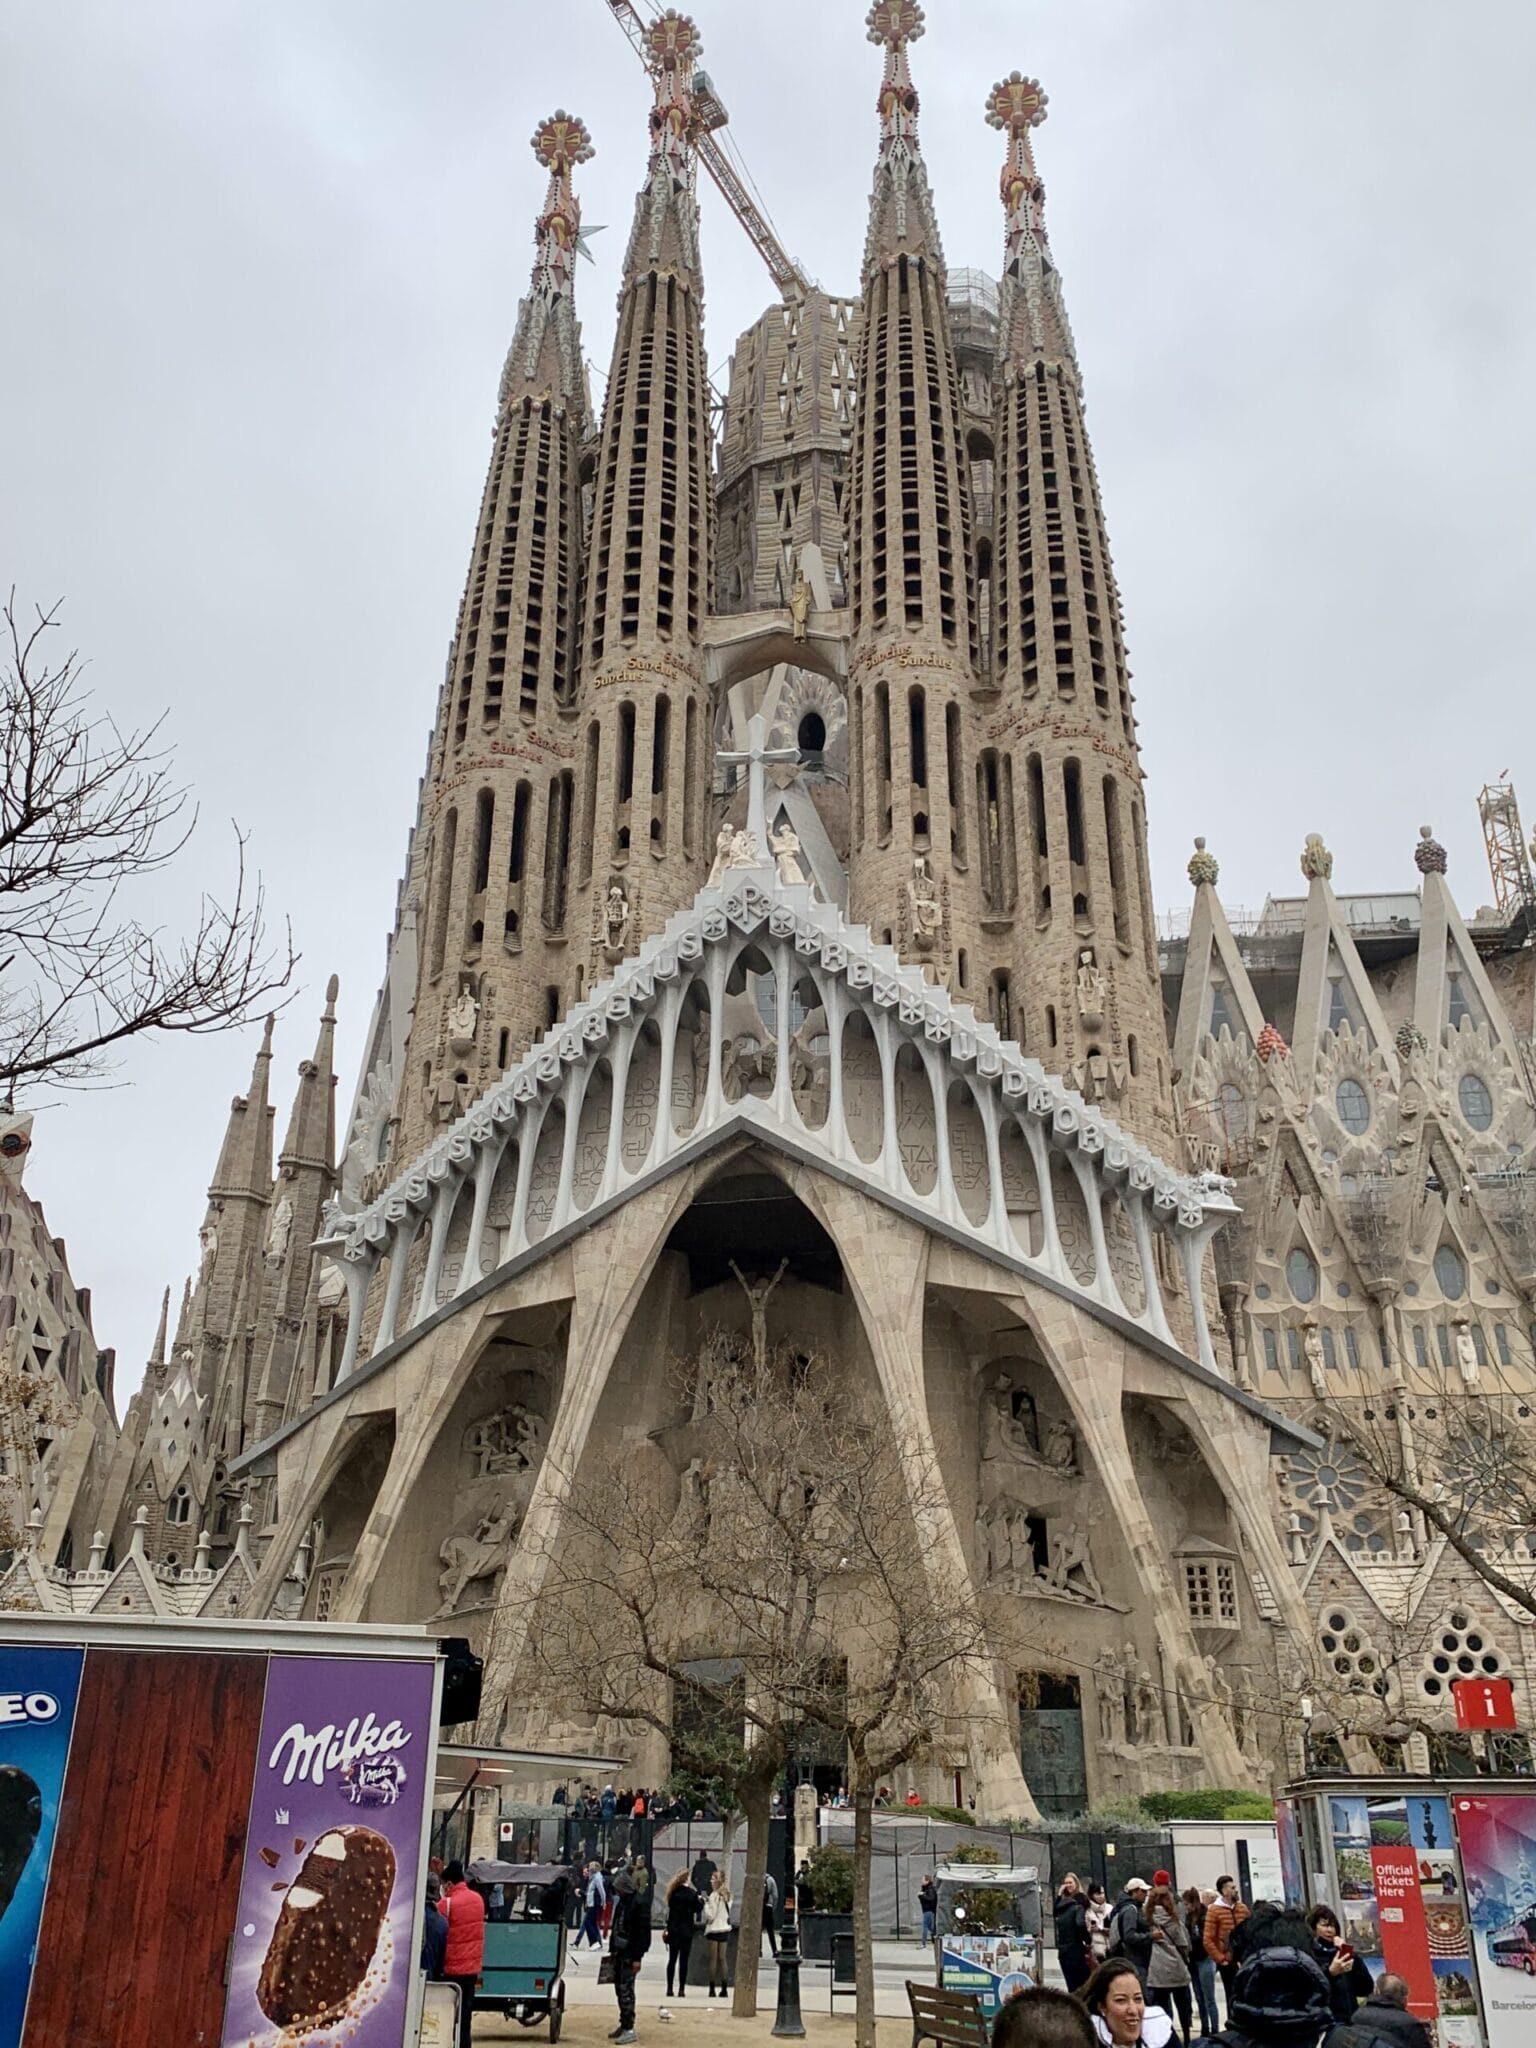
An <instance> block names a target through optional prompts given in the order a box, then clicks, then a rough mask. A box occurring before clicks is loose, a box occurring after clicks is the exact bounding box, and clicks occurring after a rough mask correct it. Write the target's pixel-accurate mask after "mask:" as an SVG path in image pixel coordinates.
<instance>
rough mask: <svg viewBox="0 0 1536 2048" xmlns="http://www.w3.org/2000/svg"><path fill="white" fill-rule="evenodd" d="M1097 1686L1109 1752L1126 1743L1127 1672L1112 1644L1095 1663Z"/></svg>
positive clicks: (1103, 1737)
mask: <svg viewBox="0 0 1536 2048" xmlns="http://www.w3.org/2000/svg"><path fill="white" fill-rule="evenodd" d="M1093 1686H1094V1692H1095V1693H1096V1695H1097V1697H1098V1703H1099V1740H1100V1742H1102V1743H1104V1744H1105V1745H1106V1747H1108V1748H1112V1749H1113V1748H1118V1747H1119V1746H1120V1745H1121V1744H1123V1743H1124V1741H1125V1672H1124V1670H1123V1669H1122V1667H1121V1663H1120V1657H1119V1653H1118V1651H1117V1650H1116V1649H1115V1647H1114V1645H1113V1644H1112V1643H1106V1644H1105V1646H1104V1648H1103V1649H1102V1650H1100V1652H1099V1654H1098V1656H1097V1657H1095V1659H1094V1660H1093Z"/></svg>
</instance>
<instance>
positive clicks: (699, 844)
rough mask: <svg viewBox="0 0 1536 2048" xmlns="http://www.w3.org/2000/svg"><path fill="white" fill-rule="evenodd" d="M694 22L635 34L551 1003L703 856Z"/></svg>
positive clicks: (632, 930) (653, 922)
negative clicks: (626, 173)
mask: <svg viewBox="0 0 1536 2048" xmlns="http://www.w3.org/2000/svg"><path fill="white" fill-rule="evenodd" d="M699 47H700V46H699V36H698V31H697V29H696V28H695V27H694V25H693V23H692V22H691V21H690V20H689V19H688V17H687V16H686V15H682V14H677V13H675V12H670V11H669V12H668V13H666V14H663V15H661V16H660V17H659V18H658V19H657V20H656V21H655V22H653V23H652V24H651V26H650V28H649V30H648V31H647V34H646V48H647V52H648V55H649V59H650V66H651V76H652V81H653V84H654V87H655V105H654V106H653V108H652V110H651V154H650V164H649V167H648V170H647V174H646V181H645V184H644V185H643V186H642V188H641V190H640V194H639V197H638V199H637V201H636V204H635V220H634V227H633V229H632V231H631V233H630V238H629V248H628V252H627V254H626V257H625V262H624V282H623V285H622V286H621V288H620V292H619V321H618V329H617V332H616V334H615V337H614V345H613V362H612V366H611V368H610V370H609V376H608V395H607V402H606V405H605V407H604V412H603V428H602V439H601V444H600V446H599V450H598V457H597V472H596V476H595V479H594V492H595V500H594V504H593V510H592V536H591V548H590V555H589V573H588V581H587V591H586V608H585V625H584V646H585V660H584V671H585V679H584V685H583V693H582V715H581V725H580V732H581V763H580V771H579V780H580V787H581V814H580V819H579V823H578V828H577V832H576V848H577V864H578V876H577V884H578V889H579V897H580V906H581V915H582V917H583V920H584V929H583V936H582V942H581V945H580V947H579V949H578V955H577V960H576V962H575V963H574V964H575V970H576V971H575V973H574V974H573V975H572V976H571V977H570V979H569V980H568V983H567V986H566V989H565V997H566V1000H567V1002H569V1001H571V1000H574V999H576V998H578V997H579V996H580V995H581V994H582V993H583V992H584V990H585V989H587V988H590V987H592V986H593V984H594V983H595V982H597V981H600V980H601V979H602V978H603V976H604V975H605V974H606V973H608V972H609V971H610V969H611V967H612V965H613V964H614V963H615V962H616V961H617V960H619V959H621V958H622V957H623V956H624V954H625V952H627V951H632V950H633V949H634V947H635V946H636V945H637V944H638V943H639V940H640V939H641V937H643V936H644V935H645V934H646V933H648V932H654V931H657V930H659V929H660V928H661V926H662V925H663V924H664V923H665V922H666V919H667V917H668V916H669V915H670V913H671V912H672V911H673V910H675V909H677V908H678V907H679V906H680V905H682V904H684V903H688V902H691V901H692V899H693V896H694V895H695V893H696V891H697V890H698V888H699V886H700V884H701V883H702V882H703V880H704V877H705V874H706V873H707V871H708V866H709V862H708V860H707V858H705V847H706V842H707V837H708V818H707V816H706V806H707V803H708V797H709V789H710V775H711V760H710V725H709V706H708V699H707V696H706V693H705V690H704V685H703V679H702V675H703V672H702V665H701V660H702V649H703V639H704V619H705V614H706V611H707V609H708V606H709V602H710V597H711V592H712V574H711V568H710V563H711V535H712V529H713V475H712V466H711V448H710V421H709V382H708V373H707V370H706V366H705V359H704V324H703V314H704V308H703V273H702V269H701V267H700V261H699V204H698V193H697V186H696V175H697V160H696V155H695V148H694V138H695V132H696V131H695V120H696V116H695V112H694V105H693V75H694V70H695V67H696V65H697V63H698V58H699Z"/></svg>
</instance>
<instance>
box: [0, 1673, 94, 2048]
mask: <svg viewBox="0 0 1536 2048" xmlns="http://www.w3.org/2000/svg"><path fill="white" fill-rule="evenodd" d="M83 1661H84V1652H83V1651H80V1650H51V1649H20V1648H18V1647H17V1646H16V1645H14V1644H11V1643H7V1644H5V1645H4V1646H3V1647H0V2048H16V2043H17V2042H18V2041H19V2040H20V2039H21V2023H22V2019H23V2017H24V2016H25V2013H26V2009H27V1993H28V1990H29V1989H30V1987H31V1983H32V1956H33V1952H34V1951H35V1949H36V1947H37V1930H38V1928H39V1927H40V1926H41V1924H42V1918H43V1894H44V1892H45V1891H46V1890H47V1888H48V1862H49V1858H50V1857H51V1856H52V1854H53V1836H54V1830H55V1828H56V1827H57V1826H58V1820H59V1794H60V1792H61V1791H62V1789H63V1785H64V1765H65V1762H66V1760H67V1759H68V1756H69V1735H70V1730H71V1729H72V1728H73V1726H74V1721H75V1699H76V1696H77V1695H78V1693H79V1690H80V1666H81V1664H82V1662H83Z"/></svg>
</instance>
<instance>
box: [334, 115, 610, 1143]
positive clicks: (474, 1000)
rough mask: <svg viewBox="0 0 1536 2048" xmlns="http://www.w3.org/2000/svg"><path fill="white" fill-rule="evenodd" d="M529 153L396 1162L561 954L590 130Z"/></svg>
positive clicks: (425, 827) (450, 1103)
mask: <svg viewBox="0 0 1536 2048" xmlns="http://www.w3.org/2000/svg"><path fill="white" fill-rule="evenodd" d="M532 146H533V153H534V156H535V157H536V158H537V160H538V162H539V164H540V166H541V167H542V168H543V169H544V170H545V171H546V172H547V173H548V175H549V184H548V189H547V191H546V194H545V198H544V205H543V208H542V210H541V212H540V214H539V216H538V221H537V224H536V226H535V231H534V247H535V261H534V266H533V282H532V286H531V288H530V290H529V292H528V294H527V296H526V297H525V298H524V300H523V302H522V304H521V307H520V308H519V311H518V317H517V326H516V330H515V332H514V335H513V339H512V345H511V348H510V349H509V351H508V354H507V359H506V364H505V367H504V369H503V371H502V377H501V385H500V389H499V392H498V395H497V404H496V430H495V438H494V441H493V444H492V448H491V466H490V471H489V474H488V475H487V477H486V483H485V492H484V496H483V498H482V500H481V506H480V519H479V524H478V526H477V527H476V530H475V537H474V545H473V552H472V554H471V557H470V564H469V575H468V578H467V581H466V584H465V590H464V598H463V602H462V604H461V607H460V612H459V623H458V630H457V633H456V636H455V641H454V647H453V653H452V656H451V658H450V661H449V669H448V683H447V688H446V690H445V691H444V695H443V699H442V709H441V713H440V717H439V723H438V730H437V733H436V735H435V737H434V741H433V746H432V755H431V764H430V768H429V772H428V779H427V785H426V788H425V791H424V793H423V804H422V823H421V827H420V829H419V832H418V844H419V851H418V855H417V868H416V872H417V878H418V879H417V882H416V891H417V900H418V903H419V905H420V908H419V911H418V914H417V916H416V919H415V930H414V935H413V936H414V939H415V943H416V961H415V970H414V971H415V979H416V997H415V1005H414V1010H413V1013H412V1015H413V1021H412V1027H411V1046H410V1057H409V1059H408V1061H407V1062H406V1066H405V1071H404V1073H403V1074H402V1075H400V1076H398V1077H397V1079H398V1080H399V1083H400V1095H399V1098H398V1100H397V1103H396V1116H397V1126H396V1138H397V1144H398V1145H399V1147H400V1148H401V1152H400V1154H399V1156H407V1157H408V1156H410V1155H411V1154H413V1153H414V1152H416V1151H418V1150H419V1149H420V1147H421V1145H422V1144H423V1143H425V1142H426V1141H427V1140H428V1139H429V1138H430V1137H431V1135H432V1133H433V1132H434V1131H435V1130H436V1129H437V1128H438V1127H439V1126H440V1125H441V1124H442V1123H444V1122H446V1121H448V1120H450V1119H451V1118H452V1117H453V1116H455V1115H457V1114H458V1112H459V1111H460V1110H461V1109H462V1108H464V1107H465V1105H466V1104H467V1103H468V1102H469V1101H470V1100H471V1099H472V1098H473V1097H474V1096H476V1095H478V1094H480V1093H481V1092H482V1091H483V1090H484V1089H485V1088H487V1087H488V1086H489V1085H490V1084H491V1083H492V1082H493V1081H495V1080H496V1079H497V1078H498V1077H499V1076H500V1074H501V1072H502V1071H503V1069H504V1068H505V1067H506V1066H507V1065H509V1064H510V1063H511V1062H512V1061H513V1060H515V1059H516V1058H517V1057H518V1056H519V1055H520V1054H521V1053H523V1052H525V1051H526V1050H527V1048H528V1046H529V1045H530V1044H531V1043H532V1041H533V1039H534V1038H535V1037H536V1036H537V1034H538V1032H539V1030H540V1029H541V1028H542V1026H543V1025H544V1023H545V1022H546V1021H547V1014H548V1007H549V1006H548V999H547V996H546V993H545V991H546V988H547V986H548V985H549V984H550V983H551V982H557V981H558V980H559V978H560V977H561V976H562V975H563V973H564V971H565V956H566V952H567V950H568V949H567V945H566V933H567V914H568V905H569V890H568V882H569V875H568V867H569V858H570V847H571V814H572V808H573V803H574V795H575V772H574V766H573V763H574V760H575V754H576V749H575V745H574V743H573V740H572V737H571V721H572V720H573V718H574V716H575V707H576V700H577V694H578V667H579V650H580V635H581V619H580V598H581V570H582V527H583V521H582V506H581V450H582V443H583V440H584V438H585V436H586V433H587V431H588V425H589V422H588V408H587V394H586V379H585V373H584V370H583V365H582V354H581V329H580V326H579V324H578V322H577V318H576V298H575V285H574V275H573V273H574V268H575V263H576V258H577V254H578V252H579V250H580V248H581V207H580V204H579V203H578V201H577V198H576V194H575V191H574V189H573V185H572V176H573V172H574V170H575V168H576V166H577V165H578V164H582V163H585V162H587V161H588V160H589V159H590V158H591V156H592V154H593V149H592V142H591V138H590V136H589V135H588V133H587V130H586V127H585V125H584V124H583V123H582V122H581V121H579V120H578V119H577V118H576V117H575V115H573V114H568V113H566V112H564V111H563V110H562V111H560V112H559V113H556V114H553V115H551V116H550V118H549V119H548V120H547V121H544V122H541V123H540V125H539V127H538V129H537V130H536V131H535V133H534V136H533V145H532ZM328 1157H329V1155H328Z"/></svg>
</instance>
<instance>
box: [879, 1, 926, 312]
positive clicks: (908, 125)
mask: <svg viewBox="0 0 1536 2048" xmlns="http://www.w3.org/2000/svg"><path fill="white" fill-rule="evenodd" d="M868 33H869V40H870V41H871V42H872V43H874V44H875V45H876V46H877V48H880V49H883V50H884V52H885V75H884V76H883V78H882V79H881V81H880V101H879V112H880V155H879V158H878V160H877V161H876V164H875V189H874V196H873V199H872V200H871V202H870V209H869V235H868V238H867V240H866V241H865V244H864V282H865V285H866V287H867V285H868V283H869V279H870V276H871V274H872V273H873V272H874V271H876V270H879V269H881V268H882V267H883V266H884V265H886V264H887V263H889V262H890V260H891V256H892V253H893V251H895V250H898V249H899V250H901V251H902V252H903V253H905V254H907V255H909V256H921V257H923V258H924V259H925V260H926V261H927V262H928V263H930V264H933V265H935V266H937V268H938V269H939V271H940V272H941V273H942V271H943V268H944V248H943V244H942V242H941V240H940V237H939V222H938V214H937V211H936V210H935V207H934V203H933V193H932V191H931V190H930V189H929V185H928V169H927V166H926V165H925V164H924V162H923V152H922V146H921V144H920V143H919V141H918V137H917V117H918V112H919V108H920V104H921V103H920V101H919V99H918V95H917V88H916V86H914V85H913V83H912V69H911V65H910V63H909V61H908V57H907V51H908V48H909V46H910V45H911V44H913V43H915V42H917V41H918V40H919V38H920V37H921V36H923V35H924V34H925V33H926V27H925V24H924V20H923V10H922V8H921V7H920V6H919V5H918V0H874V5H873V6H872V7H871V8H870V10H869V18H868Z"/></svg>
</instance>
